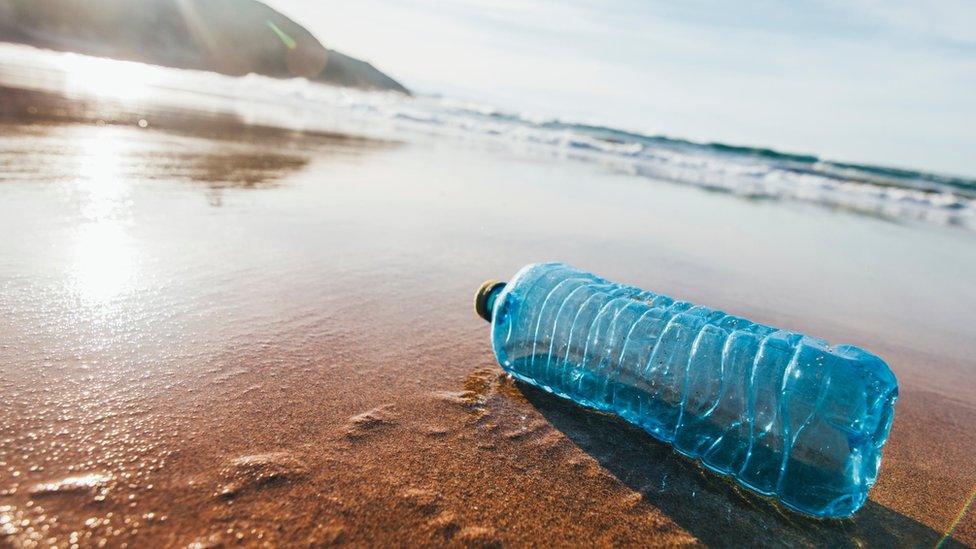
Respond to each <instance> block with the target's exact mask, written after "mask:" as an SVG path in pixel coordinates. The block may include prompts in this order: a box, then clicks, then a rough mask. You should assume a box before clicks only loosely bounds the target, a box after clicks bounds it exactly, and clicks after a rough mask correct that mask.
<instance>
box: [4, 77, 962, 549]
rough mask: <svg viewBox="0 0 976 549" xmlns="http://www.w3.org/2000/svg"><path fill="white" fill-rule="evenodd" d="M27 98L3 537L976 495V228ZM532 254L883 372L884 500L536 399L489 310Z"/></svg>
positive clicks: (554, 540) (204, 543)
mask: <svg viewBox="0 0 976 549" xmlns="http://www.w3.org/2000/svg"><path fill="white" fill-rule="evenodd" d="M2 97H3V98H4V103H3V104H4V109H3V111H2V113H3V123H2V124H0V165H2V166H3V169H2V172H0V198H2V199H0V231H2V234H3V235H4V239H3V240H2V242H0V402H2V403H3V405H2V406H0V544H5V545H12V546H15V547H19V546H23V547H29V546H34V545H35V544H37V545H41V546H45V545H48V544H52V545H58V546H70V545H72V544H75V543H77V544H79V545H82V546H98V545H102V544H107V545H108V546H119V547H121V546H126V545H128V546H129V547H137V546H139V547H141V546H160V545H162V546H174V547H178V546H194V547H215V546H224V545H227V546H233V545H237V544H241V545H266V546H282V545H297V546H306V545H312V546H321V545H327V544H332V543H338V544H351V545H358V546H418V545H452V546H505V545H510V546H523V545H536V546H537V545H557V546H565V545H586V546H591V545H598V546H610V545H649V546H659V545H698V544H702V545H709V546H742V545H791V546H792V545H830V546H860V545H870V546H881V547H890V546H932V545H934V544H936V543H938V542H939V541H940V540H941V539H942V538H943V535H944V534H945V533H946V531H947V530H948V529H949V528H950V527H951V526H952V525H953V523H954V521H955V520H956V519H957V516H958V515H959V513H960V510H961V509H962V508H963V506H964V505H965V504H966V502H967V500H968V499H970V498H971V497H972V490H973V487H974V485H976V461H974V459H973V454H974V451H976V430H974V429H973V426H974V425H976V375H974V367H973V362H972V359H971V357H972V356H974V353H976V338H974V337H973V330H972V326H971V312H972V310H973V306H974V305H976V295H974V294H973V292H972V286H971V281H972V280H973V278H974V277H976V258H974V255H976V254H974V253H973V250H974V249H976V247H974V244H976V237H974V235H972V234H969V233H967V232H964V231H961V230H953V229H951V228H950V229H945V228H931V227H920V226H914V225H896V224H893V223H890V222H886V221H882V220H878V219H870V218H864V217H857V216H854V215H851V214H848V213H845V212H831V211H826V210H823V209H822V208H817V207H806V206H802V205H795V204H783V203H770V202H755V201H747V200H743V199H741V198H737V197H732V196H726V195H720V194H714V193H707V192H703V191H699V190H693V189H688V188H683V187H678V186H674V185H669V184H666V183H651V182H647V181H640V180H634V179H632V178H629V177H627V176H626V175H623V174H615V173H612V172H609V171H603V170H601V169H600V168H599V167H595V166H581V165H576V164H574V163H572V162H568V161H567V162H558V161H552V160H551V159H540V158H535V159H533V158H528V159H527V158H523V157H518V156H514V155H511V154H508V153H504V152H497V151H494V152H493V151H485V150H481V149H478V148H477V147H474V146H471V145H461V144H451V143H443V144H441V145H439V146H437V147H432V146H430V145H429V144H427V143H419V144H418V143H410V142H404V143H396V142H386V141H382V142H381V141H371V140H364V139H353V138H347V137H343V136H340V135H328V134H302V133H297V132H286V131H279V130H274V129H271V128H254V127H247V126H244V125H242V122H241V121H240V120H236V119H234V118H233V117H227V116H222V115H220V116H218V115H213V114H212V115H208V116H206V117H203V118H201V117H200V115H198V114H197V115H189V114H186V113H166V112H157V111H151V112H150V111H126V110H124V109H121V110H120V109H119V108H117V107H118V106H113V105H111V104H110V103H109V104H108V106H106V103H104V102H103V103H101V104H95V105H91V104H86V105H84V107H83V108H79V107H78V106H77V105H78V103H77V102H68V103H62V102H60V101H59V100H58V98H57V97H54V96H49V95H43V94H41V95H38V94H35V93H20V94H15V93H14V92H13V91H12V90H9V89H7V90H4V94H3V95H2ZM14 99H16V100H14ZM29 107H33V109H32V110H31V112H28V108H29ZM139 120H146V123H145V124H144V125H145V126H146V127H140V125H139ZM99 121H101V122H99ZM540 260H562V261H566V262H568V263H572V264H576V265H579V266H580V267H583V268H587V269H590V270H593V271H595V272H598V273H600V274H602V275H604V276H607V277H610V278H615V279H618V280H621V281H625V282H629V283H633V284H636V285H640V286H644V287H648V288H653V289H655V290H657V291H660V292H664V293H668V294H670V295H675V296H678V297H682V298H686V299H691V300H695V301H699V302H703V303H707V304H709V305H711V306H714V307H718V308H722V309H724V310H727V311H729V312H734V313H736V314H740V315H744V316H749V317H752V318H754V319H756V320H758V321H763V322H767V323H771V324H774V325H780V326H784V327H787V328H790V329H797V330H804V331H808V332H811V333H813V334H816V335H819V336H822V337H825V338H828V339H830V340H832V341H837V342H850V343H855V344H859V345H863V346H865V347H867V348H869V349H871V350H873V351H875V352H877V353H879V354H881V355H882V356H883V357H885V358H886V359H887V360H888V361H889V363H890V364H891V366H892V368H893V370H894V371H895V373H896V375H898V377H899V380H900V382H901V397H900V399H899V401H898V404H897V409H896V410H897V411H896V419H895V422H894V426H893V429H892V433H891V438H890V441H889V443H888V446H887V447H886V450H885V453H884V461H883V465H882V470H881V474H880V476H879V479H878V483H877V485H876V487H875V488H874V490H873V491H872V492H871V498H870V501H869V502H868V504H867V505H866V506H865V507H864V508H863V509H862V510H861V511H860V513H858V514H857V515H856V516H855V517H854V518H853V519H849V520H840V521H820V520H814V519H809V518H805V517H803V516H800V515H797V514H795V513H792V512H789V511H785V510H782V509H781V508H779V507H777V506H776V505H774V504H772V503H770V502H769V501H767V500H764V499H762V498H759V497H756V496H753V495H751V494H749V493H747V492H744V491H743V490H741V489H739V488H736V487H735V486H734V485H733V484H731V483H729V482H728V481H726V480H724V479H722V478H719V477H717V476H715V475H713V474H711V473H708V472H706V471H704V470H702V469H701V468H700V467H698V466H697V465H695V464H693V463H691V462H689V461H688V460H686V459H684V458H682V457H680V456H678V455H677V454H675V453H674V452H673V451H672V450H670V449H669V448H668V447H667V446H666V445H663V444H660V443H658V442H656V441H654V440H653V439H651V438H650V437H649V436H647V435H645V434H644V433H642V432H640V431H639V430H636V429H635V428H633V427H630V426H628V425H627V424H625V423H623V422H621V421H619V420H616V419H614V418H612V417H608V416H604V415H600V414H596V413H592V412H587V411H585V410H581V409H579V408H577V407H575V406H573V405H571V404H568V403H566V402H563V401H561V400H559V399H557V398H554V397H552V396H549V395H546V394H543V393H541V392H540V391H538V390H534V389H532V388H530V387H527V386H525V385H522V384H519V383H515V382H513V381H512V380H511V379H510V378H508V377H507V376H506V375H504V373H503V372H502V370H501V369H500V368H499V367H498V366H497V364H496V363H495V361H494V358H493V356H492V354H491V349H490V346H489V340H488V325H487V324H486V323H484V322H483V321H482V320H481V319H479V318H478V317H477V316H476V315H475V314H474V312H473V310H472V304H471V301H472V298H473V294H474V292H475V290H476V289H477V288H478V286H479V284H480V283H481V282H482V281H483V280H484V279H487V278H505V277H507V276H510V275H511V274H513V273H514V272H515V271H516V270H517V269H518V268H519V267H520V266H521V265H522V264H524V263H528V262H532V261H540ZM967 319H968V324H967ZM974 515H976V511H973V510H971V511H970V512H969V513H968V514H965V515H964V516H962V518H961V519H959V520H958V523H957V524H956V527H955V530H954V536H953V537H952V538H950V539H948V540H946V546H952V545H956V546H961V545H973V544H976V518H974Z"/></svg>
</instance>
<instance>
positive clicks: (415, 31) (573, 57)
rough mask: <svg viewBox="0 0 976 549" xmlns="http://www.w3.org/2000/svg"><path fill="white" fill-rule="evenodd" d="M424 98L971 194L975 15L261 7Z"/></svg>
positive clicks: (753, 0) (397, 0) (626, 1)
mask: <svg viewBox="0 0 976 549" xmlns="http://www.w3.org/2000/svg"><path fill="white" fill-rule="evenodd" d="M266 3H268V4H270V5H271V6H273V7H275V8H277V9H279V10H280V11H282V12H283V13H285V14H286V15H288V16H290V17H292V18H293V19H295V20H296V21H297V22H299V23H300V24H302V25H304V26H305V27H306V28H308V29H309V30H311V31H312V32H313V34H315V35H316V36H317V37H318V38H319V39H320V40H321V41H322V42H323V43H324V44H325V45H326V46H328V47H330V48H333V49H336V50H339V51H342V52H343V53H347V54H349V55H353V56H355V57H359V58H361V59H365V60H367V61H369V62H371V63H373V64H374V65H375V66H376V67H377V68H379V69H380V70H382V71H384V72H386V73H387V74H389V75H391V76H393V77H394V78H396V79H398V80H399V81H400V82H402V83H403V84H404V85H406V86H407V87H409V88H411V89H413V90H415V91H418V92H422V93H441V94H444V95H448V96H451V97H455V98H459V99H467V100H471V101H478V102H482V103H486V104H489V105H492V106H495V107H498V108H503V109H510V110H515V111H518V112H521V113H523V114H528V115H531V116H542V117H558V118H561V119H564V120H570V121H585V122H591V123H596V124H602V125H608V126H613V127H617V128H621V129H626V130H631V131H639V132H643V133H649V134H655V135H658V134H659V135H667V136H670V137H679V138H686V139H692V140H696V141H707V142H722V143H729V144H736V145H751V146H765V147H771V148H774V149H778V150H783V151H788V152H798V153H812V154H817V155H820V156H822V157H825V158H829V159H833V160H844V161H853V162H866V163H874V164H882V165H888V166H897V167H907V168H916V169H924V170H930V171H935V172H939V173H947V174H955V175H964V176H976V2H972V1H970V0H946V1H939V2H923V1H918V2H906V1H903V0H877V1H874V0H860V1H858V0H846V1H845V0H822V1H797V2H786V1H782V2H774V1H763V0H741V1H737V2H717V1H716V2H702V1H698V0H685V1H682V2H663V1H657V0H619V1H613V0H602V1H601V0H594V1H588V0H566V1H563V2H554V1H537V0H453V1H451V0H440V1H434V0H357V1H355V2H349V1H332V0H266Z"/></svg>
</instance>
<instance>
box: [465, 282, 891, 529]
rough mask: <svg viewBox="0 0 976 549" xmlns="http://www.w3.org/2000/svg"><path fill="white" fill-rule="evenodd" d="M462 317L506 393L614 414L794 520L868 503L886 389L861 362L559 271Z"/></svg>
mask: <svg viewBox="0 0 976 549" xmlns="http://www.w3.org/2000/svg"><path fill="white" fill-rule="evenodd" d="M475 308H476V309H477V311H478V313H479V314H480V315H481V316H482V317H483V318H485V319H486V320H489V321H490V322H491V341H492V347H493V349H494V351H495V355H496V357H497V358H498V362H499V363H500V364H501V366H502V367H503V368H504V369H505V370H506V371H507V372H509V373H510V374H511V375H512V376H513V377H515V378H517V379H520V380H522V381H524V382H526V383H529V384H532V385H535V386H537V387H540V388H542V389H544V390H546V391H549V392H551V393H554V394H556V395H559V396H562V397H565V398H568V399H571V400H573V401H575V402H577V403H579V404H582V405H584V406H588V407H591V408H595V409H597V410H602V411H605V412H611V413H613V414H616V415H618V416H620V417H622V418H624V419H625V420H627V421H629V422H631V423H633V424H635V425H637V426H639V427H641V428H643V429H644V430H646V431H647V432H648V433H650V434H651V435H652V436H654V437H656V438H658V439H660V440H662V441H665V442H667V443H670V444H671V445H673V447H674V448H675V449H676V450H677V451H678V452H681V453H682V454H685V455H687V456H690V457H692V458H695V459H697V460H700V461H701V463H702V464H704V465H705V466H706V467H707V468H709V469H711V470H713V471H715V472H718V473H720V474H723V475H728V476H730V477H732V478H734V479H735V480H736V481H738V482H739V483H740V484H741V485H743V486H745V487H747V488H749V489H751V490H754V491H756V492H758V493H760V494H763V495H766V496H772V497H774V498H776V499H777V500H779V501H780V502H781V503H783V504H785V505H786V506H788V507H790V508H792V509H794V510H797V511H800V512H802V513H806V514H810V515H815V516H818V517H845V516H849V515H851V514H853V513H854V512H855V511H857V510H858V509H859V508H860V507H861V506H862V505H863V504H864V502H865V500H867V495H868V490H870V488H871V486H872V485H873V484H874V481H875V478H876V477H877V473H878V467H879V465H880V463H881V448H882V446H884V443H885V440H886V439H887V438H888V430H889V429H890V427H891V420H892V417H893V413H894V403H895V399H896V398H897V395H898V383H897V381H896V380H895V376H894V375H893V374H892V373H891V370H890V369H889V368H888V366H887V365H886V364H885V363H884V362H883V361H882V360H881V359H880V358H878V357H876V356H874V355H872V354H870V353H868V352H866V351H863V350H861V349H859V348H857V347H853V346H850V345H840V346H836V347H832V346H830V345H828V344H827V343H826V342H825V341H823V340H820V339H816V338H812V337H808V336H805V335H801V334H798V333H794V332H788V331H784V330H779V329H776V328H772V327H769V326H764V325H762V324H756V323H753V322H750V321H748V320H745V319H743V318H739V317H735V316H732V315H728V314H725V313H723V312H720V311H715V310H712V309H708V308H706V307H701V306H698V305H693V304H691V303H688V302H686V301H676V300H674V299H671V298H669V297H666V296H663V295H659V294H655V293H653V292H649V291H645V290H641V289H639V288H634V287H630V286H624V285H621V284H614V283H612V282H608V281H606V280H604V279H602V278H599V277H597V276H594V275H592V274H589V273H586V272H583V271H580V270H577V269H575V268H573V267H569V266H567V265H563V264H559V263H544V264H533V265H528V266H526V267H524V268H523V269H522V270H520V271H519V272H518V274H516V275H515V277H514V278H513V279H512V280H511V281H509V282H508V283H507V284H505V283H501V282H494V281H489V282H486V283H485V285H484V286H482V288H481V290H480V291H479V292H478V296H477V298H476V302H475Z"/></svg>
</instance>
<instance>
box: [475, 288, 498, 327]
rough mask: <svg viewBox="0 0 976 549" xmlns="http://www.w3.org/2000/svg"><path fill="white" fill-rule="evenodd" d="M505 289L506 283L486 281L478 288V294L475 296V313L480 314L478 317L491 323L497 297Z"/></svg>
mask: <svg viewBox="0 0 976 549" xmlns="http://www.w3.org/2000/svg"><path fill="white" fill-rule="evenodd" d="M504 287H505V283H504V282H499V281H497V280H486V281H485V283H484V284H482V285H481V287H480V288H478V293H477V294H475V296H474V312H476V313H478V316H480V317H481V318H483V319H485V320H487V321H488V322H491V309H492V306H493V305H494V304H495V295H496V294H497V293H498V292H499V291H501V289H502V288H504Z"/></svg>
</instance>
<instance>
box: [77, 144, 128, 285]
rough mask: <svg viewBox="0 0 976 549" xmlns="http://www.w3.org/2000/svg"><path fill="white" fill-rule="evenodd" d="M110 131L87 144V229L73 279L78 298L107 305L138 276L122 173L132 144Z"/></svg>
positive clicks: (82, 162)
mask: <svg viewBox="0 0 976 549" xmlns="http://www.w3.org/2000/svg"><path fill="white" fill-rule="evenodd" d="M117 131H118V130H116V129H109V128H106V129H105V130H104V131H103V132H102V133H101V135H98V136H97V137H94V138H89V139H87V140H85V141H83V143H84V145H83V148H82V150H81V151H80V154H79V166H78V168H79V169H78V175H79V180H78V185H79V186H80V190H81V191H82V193H83V196H84V201H83V205H82V210H81V213H82V217H83V219H84V222H83V225H81V226H80V227H78V228H77V230H76V238H75V242H74V246H73V251H74V257H73V260H74V263H73V269H72V270H73V279H74V286H75V289H76V291H77V293H78V295H79V296H80V297H81V298H82V299H84V300H85V301H88V302H93V303H104V302H107V301H109V300H111V299H112V298H114V297H116V296H117V295H119V294H120V293H121V292H123V291H124V290H125V288H126V287H127V285H128V284H129V282H130V281H131V279H132V277H133V270H134V261H133V255H134V248H133V246H132V244H131V240H130V237H129V236H128V234H127V232H126V220H127V218H128V216H129V211H128V207H129V205H128V202H127V194H128V193H127V191H128V188H127V185H126V182H125V181H124V179H123V174H122V173H120V172H121V168H122V165H123V164H122V163H123V162H124V160H125V159H126V158H127V156H128V155H127V154H126V152H127V149H128V148H129V142H128V141H127V140H125V139H123V138H122V137H120V136H118V135H117V134H116V132H117Z"/></svg>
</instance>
